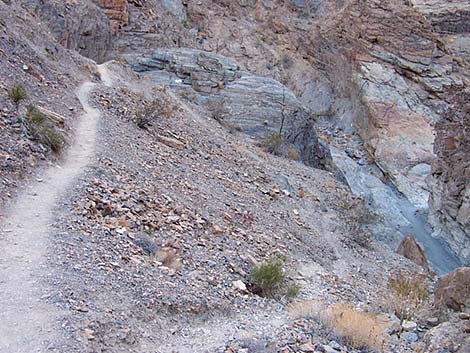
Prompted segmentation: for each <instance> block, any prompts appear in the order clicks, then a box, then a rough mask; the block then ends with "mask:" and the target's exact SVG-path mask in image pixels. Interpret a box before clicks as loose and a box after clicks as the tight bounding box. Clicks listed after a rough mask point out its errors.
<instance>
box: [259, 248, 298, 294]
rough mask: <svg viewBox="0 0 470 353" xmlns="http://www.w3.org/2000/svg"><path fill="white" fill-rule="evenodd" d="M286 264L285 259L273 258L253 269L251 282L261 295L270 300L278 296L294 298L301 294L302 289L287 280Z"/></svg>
mask: <svg viewBox="0 0 470 353" xmlns="http://www.w3.org/2000/svg"><path fill="white" fill-rule="evenodd" d="M284 263H285V260H284V258H282V257H272V258H271V259H269V260H268V261H266V262H263V263H261V264H260V265H258V266H256V267H254V268H253V270H252V271H251V282H252V284H253V285H254V286H255V287H256V288H257V289H259V290H257V292H259V294H261V295H262V296H265V297H269V298H274V297H277V296H278V295H280V296H286V297H288V298H293V297H295V296H297V295H298V294H299V291H300V288H299V287H298V286H297V285H295V284H293V283H290V282H289V281H288V280H287V278H286V275H285V271H284Z"/></svg>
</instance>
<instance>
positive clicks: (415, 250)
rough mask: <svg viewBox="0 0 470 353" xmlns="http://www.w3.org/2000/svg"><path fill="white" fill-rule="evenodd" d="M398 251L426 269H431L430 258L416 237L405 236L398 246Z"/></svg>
mask: <svg viewBox="0 0 470 353" xmlns="http://www.w3.org/2000/svg"><path fill="white" fill-rule="evenodd" d="M397 253H398V254H400V255H402V256H404V257H406V258H407V259H409V260H411V261H413V262H414V263H415V264H417V265H419V266H421V267H422V268H424V269H425V270H426V271H429V264H428V260H427V259H426V255H425V254H424V251H423V249H421V246H419V244H418V243H417V242H416V240H415V238H413V237H412V236H408V237H406V238H404V239H403V240H402V241H401V243H400V245H399V246H398V249H397Z"/></svg>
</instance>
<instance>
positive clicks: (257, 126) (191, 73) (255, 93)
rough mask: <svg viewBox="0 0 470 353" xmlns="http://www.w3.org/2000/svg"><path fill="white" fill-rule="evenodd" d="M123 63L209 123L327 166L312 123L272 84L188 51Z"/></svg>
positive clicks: (226, 62)
mask: <svg viewBox="0 0 470 353" xmlns="http://www.w3.org/2000/svg"><path fill="white" fill-rule="evenodd" d="M128 60H129V62H130V63H131V65H132V66H133V68H134V70H136V71H138V72H141V73H143V74H147V75H150V76H151V77H152V80H154V81H155V82H156V83H158V84H162V85H167V86H168V87H170V88H172V89H175V90H177V91H180V93H181V94H183V95H184V96H185V97H188V98H189V99H190V100H192V101H194V102H197V103H198V104H202V105H204V106H206V107H207V109H208V110H209V111H210V114H211V115H212V117H213V118H214V119H215V120H217V121H219V122H221V123H223V124H225V125H227V126H229V127H230V128H233V129H236V130H241V131H243V132H245V133H247V134H249V135H251V136H253V137H255V138H257V139H258V140H265V139H270V138H272V137H271V136H270V134H280V135H282V136H283V139H284V140H285V141H287V142H288V143H289V144H291V145H292V147H293V148H295V149H296V150H297V151H298V153H299V155H300V157H301V159H302V160H303V161H304V162H305V163H306V164H308V165H311V166H314V167H321V168H325V167H326V166H327V163H328V150H327V148H326V147H325V146H324V145H323V144H322V143H320V141H319V140H318V138H317V134H316V131H315V127H314V120H313V118H312V117H311V116H310V114H309V112H308V110H307V109H306V108H305V107H304V106H303V105H302V104H301V102H300V101H299V100H298V99H297V97H296V96H295V95H294V94H293V92H292V91H291V90H290V89H288V88H287V87H285V86H284V85H282V84H281V83H279V82H278V81H276V80H273V79H270V78H265V77H260V76H257V75H254V74H252V73H249V72H246V71H242V70H241V69H240V67H239V66H238V65H237V64H236V63H235V62H234V61H233V60H231V59H228V58H225V57H222V56H219V55H215V54H212V53H209V52H204V51H199V50H194V49H175V50H156V51H155V52H154V53H153V54H152V56H150V57H143V58H142V57H129V59H128ZM281 147H282V146H281Z"/></svg>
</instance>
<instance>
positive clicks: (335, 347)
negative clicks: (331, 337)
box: [328, 341, 342, 351]
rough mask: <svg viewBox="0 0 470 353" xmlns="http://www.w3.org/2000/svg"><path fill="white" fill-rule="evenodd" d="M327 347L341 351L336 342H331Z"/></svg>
mask: <svg viewBox="0 0 470 353" xmlns="http://www.w3.org/2000/svg"><path fill="white" fill-rule="evenodd" d="M328 345H329V346H330V347H331V348H333V349H335V350H337V351H340V350H341V349H342V347H341V345H340V344H339V343H338V342H336V341H331V342H330V343H329V344H328Z"/></svg>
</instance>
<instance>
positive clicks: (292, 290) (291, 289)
mask: <svg viewBox="0 0 470 353" xmlns="http://www.w3.org/2000/svg"><path fill="white" fill-rule="evenodd" d="M299 292H300V287H299V286H298V285H296V284H291V285H289V286H288V287H287V294H286V295H287V297H288V298H295V297H297V296H298V295H299Z"/></svg>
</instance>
